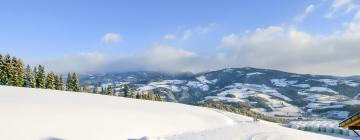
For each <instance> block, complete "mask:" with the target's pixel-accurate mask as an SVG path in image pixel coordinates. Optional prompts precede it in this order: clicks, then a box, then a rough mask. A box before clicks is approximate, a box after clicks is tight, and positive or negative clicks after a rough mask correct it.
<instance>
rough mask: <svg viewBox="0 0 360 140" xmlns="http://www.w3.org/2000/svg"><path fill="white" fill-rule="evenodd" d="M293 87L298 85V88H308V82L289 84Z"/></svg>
mask: <svg viewBox="0 0 360 140" xmlns="http://www.w3.org/2000/svg"><path fill="white" fill-rule="evenodd" d="M291 86H293V87H299V88H310V85H309V84H296V85H291Z"/></svg>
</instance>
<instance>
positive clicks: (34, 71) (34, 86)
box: [30, 67, 37, 88]
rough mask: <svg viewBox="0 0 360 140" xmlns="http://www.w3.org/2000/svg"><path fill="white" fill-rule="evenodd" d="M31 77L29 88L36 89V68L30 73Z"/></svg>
mask: <svg viewBox="0 0 360 140" xmlns="http://www.w3.org/2000/svg"><path fill="white" fill-rule="evenodd" d="M31 76H32V77H31V79H32V80H30V87H31V88H36V87H37V86H36V77H37V69H36V67H34V70H33V71H32V75H31Z"/></svg>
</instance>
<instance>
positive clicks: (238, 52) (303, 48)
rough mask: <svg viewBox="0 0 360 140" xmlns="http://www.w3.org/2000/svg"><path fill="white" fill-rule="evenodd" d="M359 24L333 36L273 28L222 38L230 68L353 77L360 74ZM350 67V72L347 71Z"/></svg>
mask: <svg viewBox="0 0 360 140" xmlns="http://www.w3.org/2000/svg"><path fill="white" fill-rule="evenodd" d="M358 44H360V24H356V23H352V24H349V25H348V27H347V29H346V30H344V31H341V32H337V33H334V34H330V35H321V36H320V35H318V36H316V35H311V34H310V33H306V32H303V31H300V30H297V29H293V28H286V27H279V26H271V27H268V28H263V29H257V30H256V31H253V32H250V33H248V34H246V35H242V36H241V35H235V34H230V35H228V36H225V37H223V39H222V44H221V46H222V47H224V48H226V49H227V51H226V52H225V54H226V55H225V56H227V59H226V60H227V63H228V65H231V66H234V67H238V66H253V67H263V68H274V69H281V70H287V71H292V72H300V73H318V74H337V75H351V74H358V71H360V56H359V55H358V53H357V52H360V47H358ZM349 66H351V69H347V68H349Z"/></svg>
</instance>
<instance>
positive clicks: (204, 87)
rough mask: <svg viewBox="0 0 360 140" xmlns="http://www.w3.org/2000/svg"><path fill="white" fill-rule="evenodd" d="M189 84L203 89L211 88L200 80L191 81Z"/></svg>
mask: <svg viewBox="0 0 360 140" xmlns="http://www.w3.org/2000/svg"><path fill="white" fill-rule="evenodd" d="M186 85H187V86H190V87H193V88H199V89H201V90H202V91H208V90H209V86H208V85H207V84H204V83H201V82H198V81H189V82H188V83H187V84H186Z"/></svg>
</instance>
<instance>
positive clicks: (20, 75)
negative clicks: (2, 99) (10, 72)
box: [13, 58, 25, 87]
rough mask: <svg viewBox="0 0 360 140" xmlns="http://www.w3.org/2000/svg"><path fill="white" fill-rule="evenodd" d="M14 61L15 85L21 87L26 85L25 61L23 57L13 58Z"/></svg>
mask: <svg viewBox="0 0 360 140" xmlns="http://www.w3.org/2000/svg"><path fill="white" fill-rule="evenodd" d="M13 59H15V60H13V62H14V75H15V76H14V77H15V78H14V84H15V86H18V87H21V86H23V85H24V79H25V69H24V63H23V62H22V60H21V59H16V58H13Z"/></svg>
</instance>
